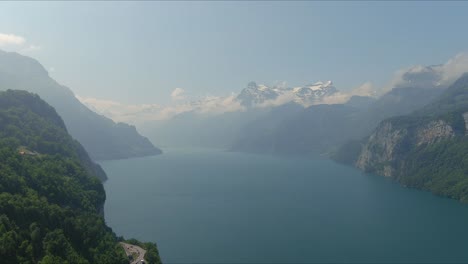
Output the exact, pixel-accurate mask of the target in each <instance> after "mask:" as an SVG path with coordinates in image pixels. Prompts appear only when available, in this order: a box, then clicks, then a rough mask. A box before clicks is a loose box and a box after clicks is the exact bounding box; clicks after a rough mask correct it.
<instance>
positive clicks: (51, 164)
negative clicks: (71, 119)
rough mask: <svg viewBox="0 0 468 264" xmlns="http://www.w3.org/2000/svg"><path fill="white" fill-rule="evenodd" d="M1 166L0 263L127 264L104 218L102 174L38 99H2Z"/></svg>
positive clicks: (9, 95) (154, 254)
mask: <svg viewBox="0 0 468 264" xmlns="http://www.w3.org/2000/svg"><path fill="white" fill-rule="evenodd" d="M0 161H1V162H0V259H1V263H5V264H6V263H24V264H26V263H41V264H46V263H70V264H71V263H109V264H119V263H122V264H123V263H128V259H127V256H126V255H125V252H124V250H123V248H122V247H121V246H120V245H119V244H118V242H119V241H120V240H122V238H118V237H117V236H116V235H115V234H114V233H113V232H112V230H111V229H110V228H109V227H107V226H106V224H105V221H104V217H103V214H102V212H103V205H104V201H105V199H106V195H105V192H104V188H103V185H102V183H101V180H103V179H105V173H104V171H103V170H102V169H101V168H100V166H99V165H97V164H95V163H93V162H92V161H91V160H90V158H89V157H88V155H87V154H86V151H85V150H84V149H83V147H82V146H81V145H80V144H79V143H78V142H77V141H75V140H73V139H72V138H71V137H70V136H69V135H68V133H67V131H66V128H65V126H64V123H63V121H62V120H61V118H60V117H59V116H58V115H57V113H56V112H55V110H54V109H53V108H52V107H50V106H49V105H48V104H47V103H45V102H44V101H42V100H41V99H40V98H39V96H37V95H33V94H30V93H28V92H24V91H12V90H8V91H6V92H0ZM142 245H144V246H145V245H146V246H145V248H147V249H148V252H150V255H151V260H149V262H150V263H160V258H159V253H158V251H157V248H156V245H154V244H151V243H146V244H142Z"/></svg>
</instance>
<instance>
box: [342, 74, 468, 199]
mask: <svg viewBox="0 0 468 264" xmlns="http://www.w3.org/2000/svg"><path fill="white" fill-rule="evenodd" d="M348 147H349V146H348ZM340 152H341V154H339V156H340V155H341V157H348V158H349V157H351V158H349V159H347V161H348V162H352V163H353V164H354V165H355V166H356V167H358V168H360V169H362V170H363V171H365V172H370V173H375V174H379V175H383V176H387V177H391V178H393V179H395V180H397V181H398V182H400V183H401V184H403V185H405V186H408V187H414V188H420V189H425V190H430V191H432V192H433V193H435V194H439V195H443V196H447V197H450V198H454V199H458V200H461V201H463V202H468V74H464V75H463V76H462V77H460V78H459V79H458V80H457V81H456V82H455V83H454V84H452V85H451V86H450V87H449V88H447V89H446V90H445V91H444V92H443V93H442V94H441V95H440V96H438V97H437V98H436V99H435V100H434V101H432V102H431V103H429V104H427V105H426V106H424V107H422V108H420V109H418V110H417V111H415V112H413V113H412V114H409V115H403V116H398V117H393V118H389V119H386V120H384V121H382V122H381V123H380V124H379V125H378V127H377V128H376V129H375V130H374V131H373V132H372V133H371V135H370V136H369V137H368V138H366V139H365V140H364V141H363V142H362V144H360V145H358V144H354V146H353V147H352V148H351V149H349V148H348V149H346V148H343V149H341V150H340ZM346 152H348V153H355V154H356V155H355V156H354V158H352V156H353V155H352V154H350V155H347V154H343V153H346Z"/></svg>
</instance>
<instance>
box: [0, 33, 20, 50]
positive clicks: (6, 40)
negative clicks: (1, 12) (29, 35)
mask: <svg viewBox="0 0 468 264" xmlns="http://www.w3.org/2000/svg"><path fill="white" fill-rule="evenodd" d="M25 42H26V39H25V38H23V37H21V36H17V35H14V34H4V33H0V47H4V46H9V45H16V46H20V45H23V44H24V43H25Z"/></svg>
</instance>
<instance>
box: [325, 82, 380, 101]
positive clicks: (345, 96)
mask: <svg viewBox="0 0 468 264" xmlns="http://www.w3.org/2000/svg"><path fill="white" fill-rule="evenodd" d="M376 95H377V92H376V90H375V88H374V86H373V85H372V83H371V82H365V83H363V84H361V85H360V86H358V87H356V88H354V89H352V90H351V91H349V92H343V91H339V92H337V93H334V94H332V95H329V96H326V97H324V98H323V99H322V100H321V101H320V102H318V103H317V104H344V103H346V102H348V100H349V99H350V98H351V97H353V96H370V97H375V96H376Z"/></svg>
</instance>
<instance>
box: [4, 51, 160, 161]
mask: <svg viewBox="0 0 468 264" xmlns="http://www.w3.org/2000/svg"><path fill="white" fill-rule="evenodd" d="M6 89H17V90H26V91H30V92H33V93H37V94H39V95H40V96H41V97H42V98H43V99H44V100H45V101H47V102H48V103H49V104H50V105H52V106H53V107H54V108H55V109H56V110H57V112H58V113H59V115H60V116H61V117H62V118H63V120H64V122H65V125H66V127H67V129H68V131H69V132H70V134H71V135H72V136H73V137H74V138H76V139H77V140H78V141H79V142H80V143H81V144H82V145H83V146H84V147H85V149H86V150H87V151H88V153H89V155H90V156H91V158H92V159H94V160H107V159H122V158H129V157H139V156H146V155H156V154H160V153H161V150H159V149H158V148H156V147H154V146H153V144H152V143H151V142H150V141H149V140H148V139H147V138H145V137H143V136H141V135H140V134H138V132H137V130H136V128H135V127H134V126H130V125H127V124H124V123H115V122H113V121H112V120H111V119H109V118H106V117H104V116H102V115H98V114H96V113H95V112H93V111H91V110H89V109H88V108H87V107H86V106H84V105H83V104H82V103H81V102H80V101H78V100H77V99H76V98H75V95H74V94H73V92H72V91H71V90H70V89H69V88H67V87H65V86H62V85H60V84H58V83H57V82H56V81H54V80H53V79H52V78H50V77H49V75H48V73H47V71H46V70H45V69H44V67H43V66H42V65H41V64H39V62H37V61H36V60H34V59H32V58H29V57H25V56H22V55H20V54H17V53H13V52H3V51H0V90H6Z"/></svg>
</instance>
